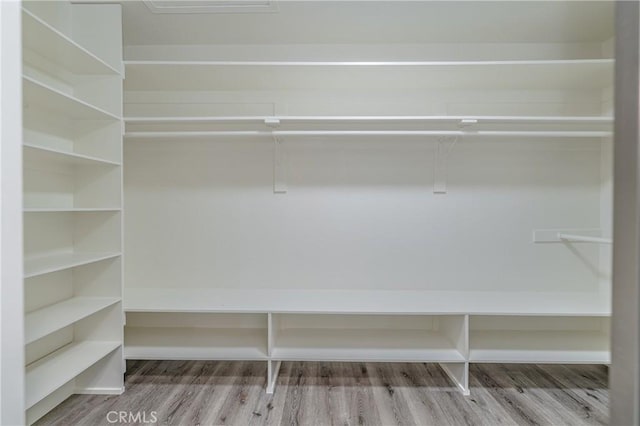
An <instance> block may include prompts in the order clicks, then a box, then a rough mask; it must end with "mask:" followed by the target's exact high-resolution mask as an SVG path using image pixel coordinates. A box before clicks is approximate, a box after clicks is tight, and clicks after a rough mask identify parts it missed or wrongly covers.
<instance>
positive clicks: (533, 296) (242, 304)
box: [124, 286, 611, 316]
mask: <svg viewBox="0 0 640 426" xmlns="http://www.w3.org/2000/svg"><path fill="white" fill-rule="evenodd" d="M124 309H125V311H128V312H238V313H243V312H246V313H266V312H272V313H336V314H337V313H344V314H406V315H410V314H416V315H420V314H432V315H448V314H452V315H465V314H470V315H516V316H517V315H529V316H538V315H539V316H610V315H611V301H610V295H609V294H606V293H596V292H518V291H403V290H398V291H391V290H276V289H251V290H240V289H231V288H218V289H208V288H191V289H189V288H186V287H184V286H183V287H181V288H176V289H168V288H125V294H124Z"/></svg>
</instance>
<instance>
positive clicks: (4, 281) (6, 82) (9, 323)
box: [0, 1, 25, 425]
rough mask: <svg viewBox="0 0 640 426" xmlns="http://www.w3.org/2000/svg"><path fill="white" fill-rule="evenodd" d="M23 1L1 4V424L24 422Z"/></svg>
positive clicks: (3, 2)
mask: <svg viewBox="0 0 640 426" xmlns="http://www.w3.org/2000/svg"><path fill="white" fill-rule="evenodd" d="M21 6H22V4H21V2H19V1H2V2H0V51H2V56H1V57H0V185H1V189H0V273H1V279H0V283H1V285H0V343H1V347H0V349H1V350H0V401H1V403H0V424H3V425H17V424H24V422H25V415H24V384H25V383H24V382H25V378H24V359H25V355H24V316H23V315H24V312H23V310H24V303H23V293H24V291H23V267H22V265H23V259H22V256H23V250H22V244H23V242H22V166H21V165H22V83H21V79H22V76H21V74H22V65H21V64H22V59H21V57H22V55H21V39H22V37H21V33H22V31H21V15H20V13H21V10H20V9H21Z"/></svg>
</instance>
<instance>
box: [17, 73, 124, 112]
mask: <svg viewBox="0 0 640 426" xmlns="http://www.w3.org/2000/svg"><path fill="white" fill-rule="evenodd" d="M22 83H23V84H22V91H23V99H24V101H23V102H24V105H25V106H26V107H29V106H31V105H37V106H38V107H40V108H43V109H45V110H48V111H53V112H55V113H57V114H59V115H63V116H65V117H69V118H72V119H76V120H118V121H119V120H120V117H118V116H116V115H114V114H111V113H110V112H107V111H105V110H103V109H101V108H98V107H96V106H94V105H91V104H89V103H88V102H85V101H83V100H80V99H78V98H76V97H74V96H71V95H69V94H67V93H64V92H62V91H60V90H58V89H56V88H54V87H52V86H49V85H47V84H45V83H42V82H39V81H37V80H35V79H33V78H31V77H28V76H22Z"/></svg>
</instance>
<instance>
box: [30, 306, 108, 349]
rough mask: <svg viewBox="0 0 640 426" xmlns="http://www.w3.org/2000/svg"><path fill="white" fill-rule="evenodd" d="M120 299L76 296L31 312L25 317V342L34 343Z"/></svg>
mask: <svg viewBox="0 0 640 426" xmlns="http://www.w3.org/2000/svg"><path fill="white" fill-rule="evenodd" d="M119 301H120V298H116V297H74V298H72V299H68V300H64V301H62V302H59V303H56V304H53V305H50V306H46V307H44V308H41V309H38V310H36V311H33V312H30V313H28V314H27V315H26V317H25V343H26V344H29V343H32V342H34V341H36V340H38V339H40V338H42V337H45V336H46V335H48V334H51V333H53V332H55V331H58V330H60V329H63V328H64V327H67V326H69V325H71V324H73V323H75V322H76V321H80V320H81V319H83V318H86V317H88V316H90V315H93V314H95V313H97V312H99V311H101V310H103V309H105V308H108V307H109V306H111V305H113V304H115V303H118V302H119Z"/></svg>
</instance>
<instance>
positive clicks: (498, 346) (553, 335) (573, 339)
mask: <svg viewBox="0 0 640 426" xmlns="http://www.w3.org/2000/svg"><path fill="white" fill-rule="evenodd" d="M469 360H470V361H475V362H497V363H545V362H550V363H566V364H570V363H577V364H580V363H585V364H599V363H601V364H608V363H610V362H611V354H610V350H609V337H608V336H607V335H606V334H605V333H602V332H596V331H564V330H563V331H547V330H544V331H541V330H533V331H532V330H500V331H495V330H492V331H471V335H470V352H469Z"/></svg>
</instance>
